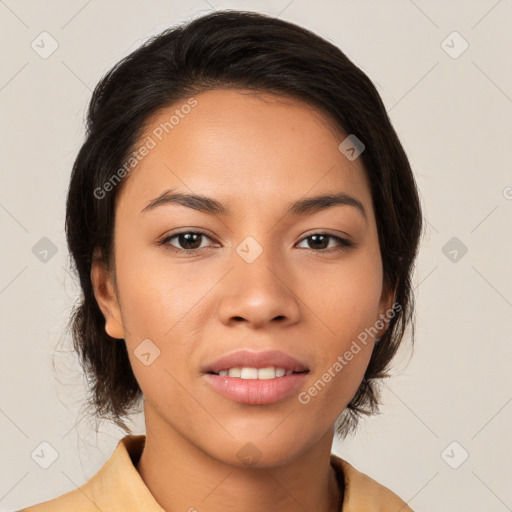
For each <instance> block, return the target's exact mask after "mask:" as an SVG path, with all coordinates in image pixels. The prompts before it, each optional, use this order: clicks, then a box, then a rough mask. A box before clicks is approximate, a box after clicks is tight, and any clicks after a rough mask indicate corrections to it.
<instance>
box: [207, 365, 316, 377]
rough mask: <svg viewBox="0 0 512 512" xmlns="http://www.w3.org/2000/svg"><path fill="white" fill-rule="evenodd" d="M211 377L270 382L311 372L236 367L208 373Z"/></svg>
mask: <svg viewBox="0 0 512 512" xmlns="http://www.w3.org/2000/svg"><path fill="white" fill-rule="evenodd" d="M207 373H208V374H210V375H218V376H219V377H233V378H236V379H243V380H270V379H280V378H283V377H287V376H289V375H293V374H298V373H309V370H298V371H294V370H291V369H287V368H279V367H275V366H268V367H266V368H252V367H236V368H226V369H224V370H220V371H219V372H213V371H212V372H207Z"/></svg>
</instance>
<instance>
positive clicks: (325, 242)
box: [301, 233, 355, 252]
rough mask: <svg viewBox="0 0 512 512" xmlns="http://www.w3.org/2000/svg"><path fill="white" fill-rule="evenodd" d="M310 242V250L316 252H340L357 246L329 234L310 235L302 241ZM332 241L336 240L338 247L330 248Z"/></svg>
mask: <svg viewBox="0 0 512 512" xmlns="http://www.w3.org/2000/svg"><path fill="white" fill-rule="evenodd" d="M304 240H308V245H309V247H307V248H309V249H313V250H315V252H331V251H340V250H344V249H348V248H349V247H353V246H354V245H355V244H354V242H351V241H350V240H348V239H346V238H341V237H339V236H336V235H330V234H328V233H315V234H313V235H309V236H307V237H306V238H303V239H302V240H301V242H302V241H304ZM330 240H334V241H335V242H337V244H338V246H337V247H330V248H329V242H330Z"/></svg>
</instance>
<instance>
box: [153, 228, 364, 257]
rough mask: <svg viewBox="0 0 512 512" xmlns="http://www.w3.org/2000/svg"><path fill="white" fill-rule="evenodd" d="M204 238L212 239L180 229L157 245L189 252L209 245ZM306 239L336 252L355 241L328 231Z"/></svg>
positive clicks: (320, 249) (314, 246)
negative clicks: (203, 243) (175, 243)
mask: <svg viewBox="0 0 512 512" xmlns="http://www.w3.org/2000/svg"><path fill="white" fill-rule="evenodd" d="M205 238H206V239H208V240H212V239H211V237H209V236H208V235H207V234H206V233H204V232H203V231H182V232H181V233H175V234H174V235H170V236H166V237H165V238H163V239H162V240H161V241H160V242H159V245H165V246H167V248H168V249H170V250H172V251H174V252H178V253H189V254H190V253H194V252H196V251H199V250H200V249H206V248H208V247H211V246H209V245H206V246H204V245H202V243H201V242H203V241H204V239H205ZM174 239H176V241H177V243H178V244H179V245H180V247H176V246H175V245H174V244H173V243H171V241H172V240H174ZM306 240H309V241H310V242H309V246H310V247H309V249H312V250H314V252H328V253H330V252H337V251H343V250H346V249H349V248H351V247H354V246H355V243H354V242H352V241H351V240H348V239H346V238H342V237H340V236H336V235H331V234H329V233H314V234H312V235H309V236H307V237H305V238H303V239H302V240H301V241H300V242H299V243H302V242H303V241H306ZM331 240H333V241H334V242H336V244H337V246H336V245H335V246H334V247H329V242H330V241H331ZM326 243H327V245H326ZM306 249H307V248H306Z"/></svg>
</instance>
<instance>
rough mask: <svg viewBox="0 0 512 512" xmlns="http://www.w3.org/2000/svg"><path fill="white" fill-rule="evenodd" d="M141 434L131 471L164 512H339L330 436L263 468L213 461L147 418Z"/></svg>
mask: <svg viewBox="0 0 512 512" xmlns="http://www.w3.org/2000/svg"><path fill="white" fill-rule="evenodd" d="M150 419H151V420H154V421H148V420H150ZM146 431H147V433H146V443H145V446H144V450H143V453H142V455H141V457H140V460H139V461H138V463H137V464H136V469H137V471H138V472H139V474H140V476H141V478H142V480H143V481H144V483H145V484H146V486H147V487H148V489H149V490H150V492H151V493H152V495H153V496H154V498H155V499H156V501H157V502H158V503H159V504H160V506H161V507H162V508H164V510H168V511H170V510H183V511H190V512H196V511H201V512H214V511H218V510H223V511H226V512H229V511H237V512H257V511H258V512H260V511H261V510H265V511H268V512H274V511H275V512H292V511H293V512H299V511H300V512H303V511H304V510H316V511H319V512H339V511H341V502H342V500H343V488H342V489H340V487H339V485H338V481H337V478H336V471H335V469H334V468H333V467H332V466H331V464H330V454H331V446H332V439H333V434H334V432H333V431H330V432H328V433H327V434H326V435H325V436H324V437H323V438H321V439H320V440H319V441H318V442H317V443H316V444H315V445H313V446H311V447H310V448H308V449H307V450H305V451H304V452H302V453H301V454H300V455H299V456H298V457H295V458H293V459H292V460H287V461H286V462H281V463H276V464H273V465H269V466H267V467H245V466H242V467H240V466H239V465H231V464H229V463H226V462H223V461H222V460H219V459H216V458H213V457H211V456H210V455H209V454H208V453H206V452H205V451H203V450H201V449H199V448H198V447H197V446H196V445H194V444H192V443H191V442H190V441H189V440H188V439H187V438H185V437H183V436H182V435H181V434H180V433H179V432H177V431H176V430H174V429H172V428H171V427H170V426H169V425H168V424H167V423H164V422H163V421H161V420H160V421H158V420H157V419H156V417H153V415H152V416H151V418H148V416H147V415H146Z"/></svg>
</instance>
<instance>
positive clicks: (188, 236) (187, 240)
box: [180, 233, 201, 249]
mask: <svg viewBox="0 0 512 512" xmlns="http://www.w3.org/2000/svg"><path fill="white" fill-rule="evenodd" d="M180 237H181V240H180V244H181V245H182V246H184V247H185V248H187V249H197V248H198V247H199V246H200V245H201V242H200V237H201V235H200V234H198V233H184V234H181V235H180ZM193 238H196V244H195V245H194V243H193V242H191V240H192V239H193ZM183 239H184V240H185V243H184V244H182V243H181V242H182V240H183ZM198 240H199V243H197V242H198ZM191 243H192V245H193V247H190V244H191Z"/></svg>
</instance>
